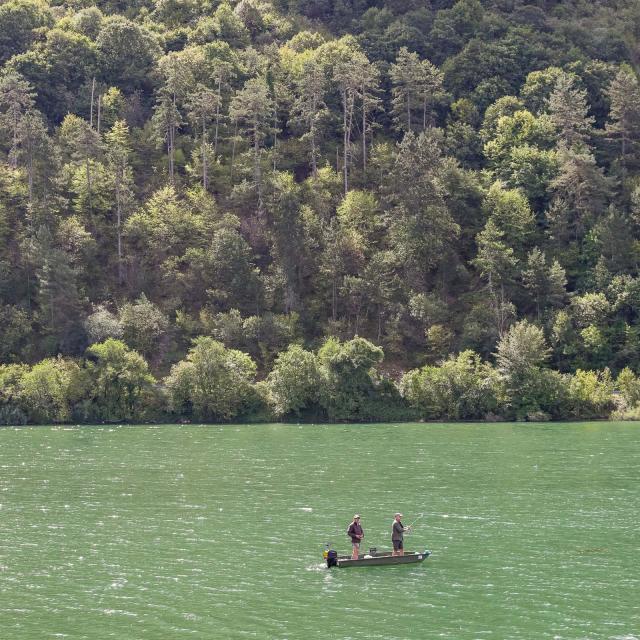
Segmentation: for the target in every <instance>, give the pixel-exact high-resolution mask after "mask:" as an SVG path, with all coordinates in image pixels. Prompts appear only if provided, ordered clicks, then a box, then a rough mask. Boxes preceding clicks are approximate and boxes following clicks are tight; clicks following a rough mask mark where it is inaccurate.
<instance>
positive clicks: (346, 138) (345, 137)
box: [342, 89, 349, 196]
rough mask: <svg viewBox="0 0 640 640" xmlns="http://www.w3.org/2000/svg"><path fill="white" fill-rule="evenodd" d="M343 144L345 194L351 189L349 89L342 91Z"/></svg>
mask: <svg viewBox="0 0 640 640" xmlns="http://www.w3.org/2000/svg"><path fill="white" fill-rule="evenodd" d="M342 128H343V134H342V145H343V154H344V156H343V167H342V171H343V179H344V195H345V196H346V195H347V192H348V191H349V171H348V168H347V153H348V149H347V147H348V144H349V134H348V131H347V91H346V89H345V90H344V91H343V92H342Z"/></svg>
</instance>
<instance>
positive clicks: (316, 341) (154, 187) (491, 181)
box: [0, 0, 640, 424]
mask: <svg viewBox="0 0 640 640" xmlns="http://www.w3.org/2000/svg"><path fill="white" fill-rule="evenodd" d="M639 24H640V3H638V2H636V1H632V0H620V1H616V2H613V1H609V2H608V1H605V0H592V1H589V2H587V1H586V0H575V1H572V2H557V1H555V0H526V1H525V0H482V1H480V0H402V1H399V0H130V1H128V2H126V3H124V2H120V1H116V0H95V1H92V0H6V1H2V2H0V424H23V423H30V424H31V423H41V422H47V423H101V422H165V421H167V420H169V421H177V422H180V421H192V422H194V421H196V422H199V421H203V422H229V421H237V420H241V421H249V422H252V421H271V420H302V421H318V422H320V421H321V422H327V421H328V422H342V421H353V422H368V421H398V420H429V421H431V420H566V419H609V418H615V419H631V418H640V383H639V381H638V377H637V374H638V372H640V82H639V81H638V60H639V57H638V51H640V28H639V27H638V25H639Z"/></svg>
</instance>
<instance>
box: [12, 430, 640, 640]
mask: <svg viewBox="0 0 640 640" xmlns="http://www.w3.org/2000/svg"><path fill="white" fill-rule="evenodd" d="M638 433H639V432H638V426H637V425H629V424H621V425H613V424H606V423H600V424H589V425H578V424H572V425H551V426H550V425H548V424H547V425H544V426H541V425H530V424H527V425H525V424H518V425H507V424H499V425H417V424H416V425H371V426H363V425H353V426H350V425H334V426H311V425H309V426H304V427H300V426H298V425H256V426H242V427H238V426H233V425H232V426H207V427H204V426H188V427H185V426H171V425H168V426H161V427H158V426H140V427H78V428H66V427H55V428H19V429H0V629H2V630H3V631H2V638H8V639H10V640H31V639H34V640H35V639H40V638H47V637H62V638H73V639H84V638H86V639H89V638H90V639H92V640H95V639H99V638H119V639H127V640H129V639H134V638H151V639H158V640H165V639H167V638H178V637H183V636H184V637H187V636H188V637H196V638H207V639H210V638H238V639H241V638H259V639H264V640H271V639H274V638H280V639H283V640H285V639H287V640H294V639H297V638H305V639H306V638H317V639H324V638H330V639H331V638H340V639H347V638H353V639H364V638H367V639H369V638H374V639H380V640H396V639H397V640H406V639H408V638H412V639H413V638H418V639H421V638H425V639H427V638H428V639H431V638H445V639H446V638H451V639H456V640H466V639H469V640H471V639H476V638H485V637H493V638H499V639H503V638H510V639H522V640H530V639H533V638H535V639H539V638H549V639H558V640H563V639H566V640H570V639H578V638H580V639H582V638H589V639H596V638H598V639H600V638H607V639H612V640H613V639H616V640H618V639H624V640H638V629H640V608H639V605H638V602H640V589H639V582H640V578H639V577H638V573H637V571H636V570H635V568H634V567H635V557H636V556H637V552H638V537H637V513H638V509H639V507H640V489H639V485H638V476H639V474H638V465H637V459H638V454H639V453H640V445H639V443H638V441H639V438H638ZM398 510H401V511H402V512H403V513H404V514H405V520H406V521H407V522H411V521H412V520H416V522H415V530H414V532H413V533H412V534H411V535H408V536H407V538H406V547H407V548H410V549H411V548H413V549H416V550H424V549H425V548H429V549H431V550H432V552H433V555H432V556H431V557H430V558H429V559H428V560H427V561H426V562H425V563H423V564H418V565H407V566H401V567H368V568H366V569H365V568H359V569H356V568H352V569H334V570H331V571H329V570H327V569H326V567H325V566H324V564H323V563H322V560H321V553H322V550H323V548H324V545H325V543H327V542H329V543H331V544H332V545H334V546H336V547H337V548H338V549H339V550H340V551H343V552H344V551H348V550H349V544H348V539H347V538H346V535H345V530H346V527H347V525H348V523H349V521H350V519H351V516H352V515H353V513H354V512H355V511H358V512H359V513H361V514H362V516H363V517H362V524H363V527H364V530H365V541H364V544H363V546H364V547H365V548H368V546H375V547H377V548H378V549H384V548H387V547H389V545H390V525H391V520H392V516H393V513H394V512H395V511H398ZM420 514H423V516H422V517H419V516H420ZM634 634H635V635H634Z"/></svg>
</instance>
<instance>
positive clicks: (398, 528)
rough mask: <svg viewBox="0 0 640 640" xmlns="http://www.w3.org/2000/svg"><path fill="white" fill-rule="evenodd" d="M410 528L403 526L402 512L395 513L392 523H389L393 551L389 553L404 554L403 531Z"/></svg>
mask: <svg viewBox="0 0 640 640" xmlns="http://www.w3.org/2000/svg"><path fill="white" fill-rule="evenodd" d="M410 530H411V527H405V526H404V525H403V524H402V514H401V513H396V515H395V516H394V518H393V524H392V525H391V542H392V543H393V553H392V554H391V555H394V556H403V555H404V533H405V531H410Z"/></svg>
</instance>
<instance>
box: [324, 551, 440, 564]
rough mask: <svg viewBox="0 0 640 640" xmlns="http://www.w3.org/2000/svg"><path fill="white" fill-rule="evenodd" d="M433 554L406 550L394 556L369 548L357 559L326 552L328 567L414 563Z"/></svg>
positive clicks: (387, 552) (422, 560)
mask: <svg viewBox="0 0 640 640" xmlns="http://www.w3.org/2000/svg"><path fill="white" fill-rule="evenodd" d="M430 555H431V551H405V552H404V555H402V556H394V555H392V553H391V551H378V550H377V549H373V548H372V549H369V552H368V553H364V554H363V555H361V556H360V557H359V558H358V559H357V560H354V559H353V558H352V557H351V556H341V555H338V553H337V552H336V551H333V550H330V551H328V552H325V559H326V561H327V567H329V568H331V567H374V566H382V565H388V564H412V563H415V562H424V561H425V560H426V559H427V558H428V557H429V556H430Z"/></svg>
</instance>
